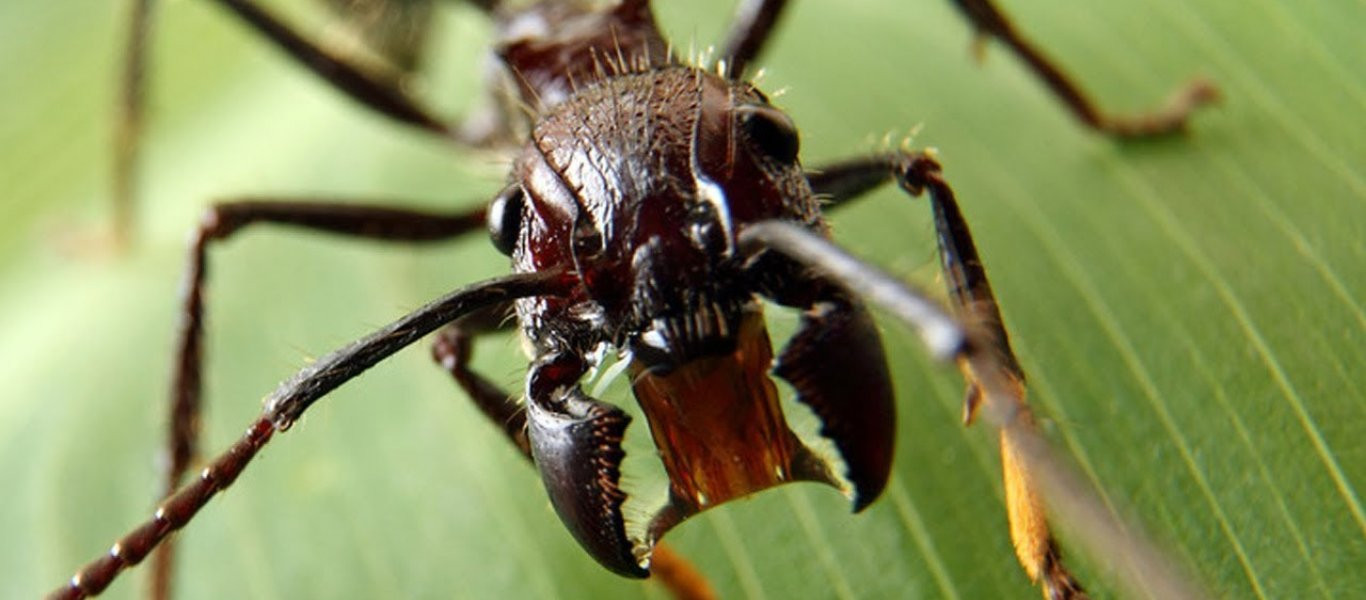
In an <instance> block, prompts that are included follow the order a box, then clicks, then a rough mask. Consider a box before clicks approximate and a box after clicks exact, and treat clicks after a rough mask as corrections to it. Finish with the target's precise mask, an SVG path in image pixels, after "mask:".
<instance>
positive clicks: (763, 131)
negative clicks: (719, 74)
mask: <svg viewBox="0 0 1366 600" xmlns="http://www.w3.org/2000/svg"><path fill="white" fill-rule="evenodd" d="M735 112H736V113H737V114H738V116H739V118H740V129H741V130H742V131H744V135H745V137H746V138H748V139H749V141H750V143H751V144H753V145H754V147H755V148H757V149H758V150H759V151H760V152H763V153H764V155H766V156H768V157H769V158H772V159H773V160H775V161H778V162H779V163H780V164H783V165H794V164H796V163H797V151H798V150H799V149H800V148H801V144H800V141H799V140H798V139H797V126H796V125H795V124H794V123H793V122H792V119H791V118H789V117H788V116H787V115H786V114H784V113H783V112H782V111H780V110H778V109H776V108H773V107H771V106H764V105H759V104H744V105H741V106H738V107H736V108H735Z"/></svg>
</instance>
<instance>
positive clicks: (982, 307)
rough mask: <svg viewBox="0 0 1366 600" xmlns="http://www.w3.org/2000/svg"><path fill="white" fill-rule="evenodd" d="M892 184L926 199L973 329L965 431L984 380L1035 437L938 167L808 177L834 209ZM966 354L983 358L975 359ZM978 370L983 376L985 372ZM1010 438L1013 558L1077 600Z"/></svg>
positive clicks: (851, 166)
mask: <svg viewBox="0 0 1366 600" xmlns="http://www.w3.org/2000/svg"><path fill="white" fill-rule="evenodd" d="M893 179H895V180H896V182H897V183H898V184H899V185H900V186H901V188H902V189H903V190H905V191H906V192H908V193H910V194H911V195H913V196H919V195H921V194H922V193H923V192H924V191H925V190H926V189H928V190H929V191H930V194H929V195H930V203H931V206H932V210H933V211H934V222H935V231H936V232H937V234H938V238H939V240H938V246H939V256H940V261H941V264H942V268H943V270H944V274H945V277H946V280H947V281H946V283H947V285H948V288H949V298H950V301H951V306H952V307H953V312H954V314H955V316H956V317H957V318H958V319H959V320H960V321H961V322H963V323H966V324H967V325H968V326H969V327H971V328H972V331H971V333H972V338H971V339H970V340H969V346H970V347H971V348H972V350H971V351H970V352H965V353H961V354H959V356H958V357H957V360H958V366H959V369H960V370H961V371H962V373H963V377H964V379H966V380H967V394H966V398H965V400H964V407H963V420H964V423H967V424H970V423H972V421H973V419H974V417H975V416H976V414H977V411H978V409H979V408H980V405H981V403H982V401H983V400H984V398H985V397H986V396H988V394H984V393H983V391H984V390H985V389H989V387H988V386H986V385H984V380H986V379H990V380H992V381H994V382H996V383H997V386H998V387H1000V388H1004V390H1003V395H1002V396H1000V397H1002V398H1005V399H1007V401H1008V402H1009V403H1010V406H1009V407H1008V410H1009V412H1010V413H1011V415H1012V416H1011V417H1010V418H1009V419H1007V422H1012V423H1014V422H1018V424H1019V427H1020V428H1026V429H1029V430H1030V435H1033V436H1035V437H1037V436H1038V434H1037V432H1035V431H1034V424H1033V418H1032V417H1031V416H1030V412H1029V406H1028V404H1026V401H1025V385H1024V382H1025V375H1024V371H1023V369H1021V368H1020V364H1019V361H1018V360H1017V359H1016V357H1015V352H1014V351H1013V350H1012V349H1011V347H1010V339H1009V336H1008V335H1007V334H1006V330H1005V326H1004V324H1003V322H1002V320H1001V312H1000V308H999V307H998V305H997V302H996V296H995V294H994V293H992V290H991V283H990V282H989V281H988V280H987V275H986V270H985V268H983V266H982V259H981V257H980V256H979V255H978V253H977V248H976V245H975V244H974V243H973V240H972V233H971V231H970V230H969V229H968V224H967V221H966V220H965V219H964V218H963V214H962V211H961V210H960V209H959V207H958V202H957V201H956V200H955V199H954V196H953V190H952V189H950V188H949V186H948V184H947V183H946V182H945V181H944V179H943V177H942V176H941V173H940V166H939V163H937V162H935V160H934V159H933V158H931V157H929V156H926V155H924V154H919V153H916V154H889V155H883V156H875V157H869V158H861V159H855V160H852V161H848V162H844V163H839V164H835V165H832V166H830V167H827V168H824V169H820V170H818V171H817V172H816V173H814V174H812V175H810V176H809V180H810V182H811V187H812V189H813V190H814V191H815V192H816V193H817V194H820V195H823V196H826V197H828V198H830V201H831V203H832V205H834V206H839V205H840V204H842V203H844V202H847V201H849V200H852V199H855V198H857V197H859V196H861V195H863V194H864V193H866V192H868V191H870V190H872V189H873V188H876V187H877V186H879V185H881V184H883V183H886V182H889V181H891V180H893ZM870 299H871V298H870ZM972 354H978V355H986V356H985V357H983V358H977V359H974V358H973V357H972V356H971V355H972ZM983 365H986V366H985V367H984V366H983ZM984 368H985V369H989V372H984V371H983V369H984ZM1010 431H1012V430H1010V429H1005V428H1003V429H1002V430H1001V460H1002V471H1003V475H1004V479H1005V489H1006V507H1007V515H1008V518H1009V522H1010V534H1011V539H1012V541H1013V542H1014V545H1015V552H1016V556H1017V557H1018V558H1019V560H1020V564H1021V565H1022V566H1023V567H1024V570H1025V572H1026V573H1027V574H1028V575H1029V577H1030V579H1031V580H1033V581H1035V582H1037V583H1041V584H1042V586H1043V588H1044V592H1045V595H1046V596H1047V597H1049V598H1084V597H1085V592H1084V591H1083V589H1082V587H1081V585H1080V584H1079V583H1078V582H1077V580H1076V579H1075V578H1074V577H1073V576H1072V574H1071V573H1070V572H1069V571H1068V570H1067V568H1066V567H1065V566H1063V564H1062V559H1061V555H1060V553H1059V551H1058V547H1057V543H1056V542H1055V541H1054V539H1053V536H1052V533H1051V532H1050V531H1049V527H1048V524H1047V521H1046V519H1045V516H1044V512H1043V503H1042V500H1041V499H1040V497H1039V493H1038V491H1037V490H1038V487H1037V485H1036V484H1035V482H1034V474H1033V472H1032V471H1031V465H1030V464H1028V463H1027V462H1026V461H1024V460H1023V459H1022V455H1021V453H1020V452H1019V451H1017V445H1018V444H1017V441H1016V440H1015V439H1013V438H1012V437H1011V435H1012V434H1010V433H1009V432H1010Z"/></svg>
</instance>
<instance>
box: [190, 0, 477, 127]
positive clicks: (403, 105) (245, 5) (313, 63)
mask: <svg viewBox="0 0 1366 600" xmlns="http://www.w3.org/2000/svg"><path fill="white" fill-rule="evenodd" d="M216 1H217V2H218V3H219V4H221V5H223V7H224V8H226V9H228V10H230V11H232V12H233V14H235V15H237V16H238V17H240V18H241V19H242V20H243V21H244V22H245V23H246V24H247V26H249V27H251V28H252V29H253V30H255V31H256V32H257V33H259V34H261V35H262V36H264V37H265V38H266V39H268V40H270V41H271V43H273V44H275V46H276V47H278V48H279V49H280V50H282V51H284V53H285V54H287V55H289V57H290V58H292V59H294V60H295V61H297V62H298V63H299V64H301V65H303V66H305V67H307V68H308V70H310V71H312V72H313V73H314V74H315V75H317V76H319V77H322V78H323V79H324V80H326V81H327V82H328V83H330V84H332V85H333V86H334V87H336V88H337V89H338V90H341V91H342V92H343V93H345V94H346V95H348V96H350V97H351V98H352V99H353V100H355V101H357V102H359V103H361V104H362V105H364V106H367V107H369V108H370V109H372V110H374V111H376V112H379V113H381V114H383V115H385V116H387V117H390V118H392V119H394V120H397V121H399V122H401V123H405V124H408V125H412V126H414V127H418V128H420V129H423V130H426V131H430V132H432V133H435V134H437V135H440V136H443V137H448V138H452V139H456V140H457V141H461V142H465V140H460V139H459V136H458V134H457V133H456V130H455V129H454V128H452V127H450V126H448V125H446V124H445V123H443V122H442V121H441V120H440V119H438V118H436V117H434V116H432V114H431V113H430V112H429V111H428V110H427V109H426V108H423V107H422V106H421V105H420V104H419V103H418V102H417V101H416V100H414V99H413V98H411V97H409V96H408V94H407V93H405V92H404V91H403V89H402V88H400V87H399V86H398V84H397V82H396V80H394V79H393V78H384V77H380V76H377V75H374V74H371V73H367V72H365V71H364V70H363V69H361V68H360V67H359V66H357V65H354V64H352V63H350V62H347V61H345V60H343V59H342V58H340V57H337V56H334V55H333V54H332V53H330V52H328V51H326V50H324V49H323V48H321V47H319V46H318V45H317V44H314V43H313V42H311V41H309V40H307V39H305V38H304V37H303V36H302V35H300V34H299V33H298V32H296V31H294V30H293V29H291V28H290V27H289V26H287V25H285V24H284V23H283V22H281V21H280V20H279V19H277V18H275V17H274V16H273V15H271V14H270V13H268V12H266V11H265V10H264V9H262V8H261V7H260V6H257V5H256V3H254V2H251V1H250V0H216Z"/></svg>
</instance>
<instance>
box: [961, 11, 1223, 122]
mask: <svg viewBox="0 0 1366 600" xmlns="http://www.w3.org/2000/svg"><path fill="white" fill-rule="evenodd" d="M953 4H954V6H957V7H958V10H960V11H962V13H963V16H965V17H966V18H967V19H968V21H971V22H972V26H973V27H974V28H975V29H976V30H977V37H978V46H979V47H980V46H981V44H982V42H984V41H985V39H986V38H989V37H994V38H996V39H998V40H1000V41H1001V42H1002V43H1004V44H1005V45H1006V46H1007V47H1008V48H1010V50H1011V51H1012V52H1014V53H1015V55H1016V56H1018V57H1020V60H1023V61H1024V62H1025V65H1027V66H1028V67H1029V69H1030V70H1032V71H1034V74H1035V75H1036V76H1038V77H1039V79H1042V80H1043V82H1044V84H1045V85H1047V86H1048V89H1050V90H1052V92H1053V94H1054V95H1055V96H1057V97H1058V99H1059V100H1061V101H1062V102H1063V104H1065V105H1067V108H1068V109H1069V110H1071V111H1072V114H1073V115H1074V116H1076V117H1077V119H1079V120H1081V122H1082V123H1084V124H1085V125H1086V126H1087V127H1090V128H1092V129H1094V130H1096V131H1099V132H1102V133H1106V134H1109V135H1113V136H1115V137H1117V138H1140V137H1151V136H1159V135H1166V134H1170V133H1178V132H1181V131H1184V130H1185V128H1186V120H1187V118H1188V117H1189V116H1190V113H1191V112H1192V111H1194V110H1195V109H1196V108H1199V107H1200V106H1202V105H1205V104H1209V103H1211V102H1214V101H1216V100H1218V99H1219V90H1218V88H1216V87H1215V86H1214V84H1213V83H1211V82H1209V81H1208V80H1205V79H1200V78H1197V79H1194V80H1192V81H1191V82H1189V83H1187V84H1186V85H1185V87H1182V88H1180V89H1178V90H1176V92H1175V93H1173V94H1172V95H1171V97H1170V98H1169V99H1168V100H1167V101H1166V103H1165V104H1164V105H1163V106H1162V107H1161V108H1158V109H1157V110H1154V111H1152V112H1147V113H1140V114H1135V115H1110V114H1105V113H1104V112H1103V111H1101V109H1100V108H1099V107H1097V106H1096V105H1095V103H1094V102H1092V101H1091V100H1090V99H1089V98H1088V97H1087V95H1086V93H1085V92H1083V91H1082V90H1081V87H1080V86H1078V85H1077V84H1076V83H1075V82H1073V81H1072V79H1071V78H1070V77H1068V76H1067V75H1066V74H1064V73H1063V72H1062V69H1061V68H1059V67H1058V66H1057V65H1056V64H1055V63H1054V62H1053V60H1052V59H1050V58H1048V57H1047V56H1044V54H1043V52H1041V51H1040V50H1039V49H1038V48H1036V47H1034V45H1033V44H1031V43H1030V42H1029V40H1027V39H1025V38H1024V36H1022V35H1021V34H1020V33H1019V32H1018V31H1017V30H1016V29H1015V27H1014V25H1012V24H1011V22H1010V19H1009V18H1008V17H1006V16H1005V14H1003V13H1002V12H1001V11H1000V9H999V8H997V7H996V3H995V2H994V1H993V0H953Z"/></svg>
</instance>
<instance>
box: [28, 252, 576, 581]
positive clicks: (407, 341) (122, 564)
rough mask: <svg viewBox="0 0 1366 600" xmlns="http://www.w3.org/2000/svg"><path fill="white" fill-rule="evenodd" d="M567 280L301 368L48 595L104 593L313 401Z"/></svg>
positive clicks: (483, 286) (518, 279)
mask: <svg viewBox="0 0 1366 600" xmlns="http://www.w3.org/2000/svg"><path fill="white" fill-rule="evenodd" d="M573 283H574V282H573V280H572V278H569V277H565V276H564V274H563V273H561V272H558V271H551V272H542V273H527V274H518V275H511V276H507V277H502V278H498V279H491V280H486V281H484V282H481V283H477V284H474V285H471V286H468V287H465V288H461V289H459V290H456V291H454V292H451V293H449V294H447V295H445V296H442V297H441V298H438V299H437V300H435V301H432V302H430V303H428V304H427V305H426V306H423V307H422V308H419V309H417V310H416V311H413V312H412V313H409V314H408V315H406V316H404V317H402V318H400V319H398V320H397V321H394V322H392V323H390V324H389V325H387V326H385V327H383V328H381V329H379V330H377V331H375V332H373V333H371V334H370V335H367V336H365V337H363V338H361V339H359V340H357V341H355V342H352V343H350V344H348V345H346V346H345V347H343V348H341V349H339V350H336V351H334V352H332V353H331V354H328V355H327V356H324V357H322V358H321V359H319V360H317V361H316V362H314V363H312V364H310V365H308V366H307V367H304V368H303V369H302V370H300V371H299V372H298V373H296V374H295V375H294V376H293V377H291V378H290V379H288V380H287V381H285V382H284V383H281V384H280V386H279V387H277V388H276V389H275V392H274V393H272V394H271V395H270V397H269V398H267V399H266V403H265V408H264V409H263V411H262V413H261V416H260V417H259V418H258V419H257V420H256V421H254V422H252V424H251V425H250V426H249V427H248V428H247V431H246V433H245V434H244V435H243V436H242V438H241V439H240V440H238V441H237V442H236V443H234V444H233V445H232V446H231V447H229V448H228V449H227V451H225V452H223V453H222V454H219V455H218V456H217V457H215V458H214V459H213V461H212V462H211V463H209V466H207V467H205V468H204V470H202V471H200V473H199V478H198V479H196V480H195V481H194V482H192V483H190V484H189V485H187V486H185V487H184V488H182V489H180V490H179V491H177V492H176V493H175V494H173V495H171V496H170V497H168V498H166V499H165V500H164V501H163V502H162V503H161V505H160V506H159V507H158V508H157V510H156V512H155V514H154V515H153V516H152V518H151V519H149V520H147V521H145V522H143V523H142V524H141V525H138V526H137V527H135V528H134V529H132V530H131V531H129V532H128V533H127V534H125V535H124V536H123V537H121V538H119V540H118V541H117V542H115V543H114V545H113V546H112V547H111V548H110V549H109V551H108V552H107V553H105V554H104V555H102V556H100V557H99V558H96V559H95V560H93V561H91V562H90V563H88V564H86V565H85V566H84V567H81V569H80V570H79V571H77V572H76V574H75V575H73V576H72V577H71V579H70V581H68V582H67V583H66V584H64V585H62V586H61V587H60V588H58V589H56V590H53V591H52V593H50V594H49V595H48V598H49V599H51V600H56V599H77V598H85V597H88V596H94V595H96V594H99V593H100V592H102V591H104V589H105V588H106V587H107V586H108V585H109V583H110V582H112V581H113V580H114V578H115V577H117V576H118V574H119V573H120V572H121V571H123V570H124V569H126V568H128V567H131V566H133V565H136V564H138V562H140V561H141V560H142V559H143V558H146V556H147V554H148V553H149V552H151V551H152V550H153V549H155V548H156V547H157V545H158V544H164V542H165V540H166V538H167V536H169V535H170V534H171V533H173V532H175V531H176V530H178V529H180V528H181V527H184V526H185V524H186V523H188V522H189V521H190V519H192V518H193V517H194V515H195V513H197V512H199V510H200V509H201V508H203V507H204V505H206V504H208V502H209V500H210V499H211V498H213V496H214V495H216V494H217V493H218V492H221V491H223V490H224V489H226V488H227V487H228V486H229V485H232V482H233V481H234V480H235V479H237V476H238V475H240V474H241V473H242V470H243V469H244V468H246V466H247V464H248V463H249V462H251V460H252V458H253V457H254V456H255V455H256V453H257V452H258V451H260V449H261V447H262V446H264V445H265V444H266V442H268V441H270V438H271V436H272V435H273V434H274V433H275V432H283V431H285V430H287V429H289V427H290V426H291V425H293V424H294V422H295V421H297V420H298V419H299V417H301V416H302V415H303V414H304V412H305V411H307V410H308V408H309V407H310V406H312V405H313V403H314V402H316V401H318V400H319V399H321V398H322V397H323V396H325V395H327V394H328V393H330V392H331V391H332V390H334V389H336V388H337V387H339V386H341V385H342V384H344V383H346V382H347V381H350V380H351V379H353V378H354V377H356V376H357V375H360V374H361V373H363V372H364V371H366V370H367V369H369V368H370V367H372V366H374V365H376V364H378V363H379V362H380V361H382V360H384V359H386V358H388V357H389V356H390V355H392V354H394V353H395V352H398V351H399V350H402V349H403V348H405V347H407V346H409V345H411V344H412V343H413V342H416V341H417V340H418V339H420V338H421V337H423V336H425V335H427V334H428V333H431V332H432V331H435V330H436V329H437V328H439V327H441V326H442V325H445V324H447V323H450V322H451V321H453V320H455V319H457V318H459V317H461V316H463V315H465V314H469V313H470V312H473V311H476V310H479V309H480V308H483V307H485V306H491V305H497V304H505V303H507V302H508V301H510V300H513V299H516V298H525V297H528V296H561V295H564V294H566V293H568V292H569V290H570V289H571V287H572V285H573Z"/></svg>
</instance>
